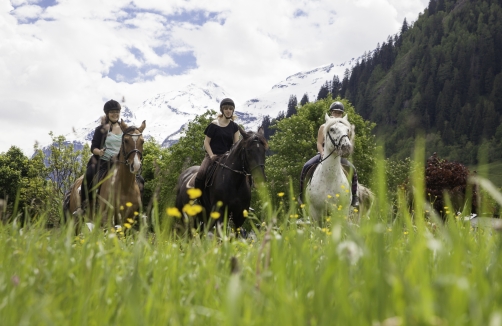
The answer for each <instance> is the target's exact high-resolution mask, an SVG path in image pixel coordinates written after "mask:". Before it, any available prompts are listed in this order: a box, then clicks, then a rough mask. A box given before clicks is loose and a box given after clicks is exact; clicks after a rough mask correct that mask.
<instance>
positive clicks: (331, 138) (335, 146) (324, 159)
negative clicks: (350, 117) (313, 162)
mask: <svg viewBox="0 0 502 326" xmlns="http://www.w3.org/2000/svg"><path fill="white" fill-rule="evenodd" d="M328 137H329V140H330V141H331V143H332V144H333V146H334V148H333V150H332V151H331V153H329V155H328V156H326V157H325V158H322V159H321V161H320V162H319V163H322V162H324V161H326V160H327V159H328V157H330V156H331V154H333V153H334V152H335V151H336V150H338V149H339V148H340V144H341V143H342V139H343V138H344V137H347V138H349V135H343V136H342V137H340V139H339V140H338V144H337V143H336V141H335V140H334V139H333V137H331V134H330V132H329V130H328Z"/></svg>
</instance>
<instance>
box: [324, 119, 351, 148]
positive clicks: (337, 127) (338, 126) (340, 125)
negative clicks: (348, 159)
mask: <svg viewBox="0 0 502 326" xmlns="http://www.w3.org/2000/svg"><path fill="white" fill-rule="evenodd" d="M351 139H352V127H351V125H350V122H349V120H348V119H347V115H345V116H344V117H343V118H332V117H330V116H328V115H327V114H326V123H325V124H324V147H325V150H324V152H325V153H326V152H327V153H331V152H334V151H336V152H337V154H338V155H347V154H350V153H351V152H352V142H351Z"/></svg>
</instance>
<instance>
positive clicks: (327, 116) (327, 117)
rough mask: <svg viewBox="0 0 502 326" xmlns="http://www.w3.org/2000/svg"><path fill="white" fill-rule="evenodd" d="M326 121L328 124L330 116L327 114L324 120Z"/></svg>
mask: <svg viewBox="0 0 502 326" xmlns="http://www.w3.org/2000/svg"><path fill="white" fill-rule="evenodd" d="M324 119H326V122H328V120H329V115H328V114H327V113H326V116H325V118H324Z"/></svg>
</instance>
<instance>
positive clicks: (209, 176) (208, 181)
mask: <svg viewBox="0 0 502 326" xmlns="http://www.w3.org/2000/svg"><path fill="white" fill-rule="evenodd" d="M219 162H220V158H219V159H217V160H216V161H214V162H213V163H212V164H211V165H210V166H209V168H208V169H207V171H206V175H205V178H204V186H205V188H207V187H210V186H211V185H212V184H213V181H214V178H213V177H214V172H215V171H216V168H217V167H218V163H219ZM196 176H197V173H194V174H193V175H192V176H191V177H190V179H189V180H188V182H187V189H190V188H195V177H196Z"/></svg>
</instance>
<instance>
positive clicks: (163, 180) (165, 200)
mask: <svg viewBox="0 0 502 326" xmlns="http://www.w3.org/2000/svg"><path fill="white" fill-rule="evenodd" d="M215 116H216V112H215V111H214V110H208V111H206V112H205V113H204V114H202V115H200V116H196V117H195V118H194V120H193V121H190V122H189V123H188V126H187V127H186V128H185V129H184V132H185V134H184V136H183V137H181V138H180V140H179V142H178V143H176V144H174V145H172V146H171V147H169V149H168V150H166V151H164V150H160V149H159V151H160V152H161V153H162V155H161V157H160V158H158V159H157V160H155V165H156V166H157V167H158V168H157V170H156V172H155V173H154V175H155V179H154V180H153V181H150V180H148V189H150V190H153V189H155V191H157V190H156V189H158V193H159V196H158V198H157V200H158V202H159V205H160V207H166V206H168V205H171V206H172V205H173V204H174V201H175V198H176V193H175V191H174V189H175V187H176V183H177V180H178V177H179V175H180V174H181V172H182V171H184V170H185V169H187V168H189V167H190V166H193V165H199V164H200V163H201V162H202V160H203V159H204V153H205V151H204V147H203V143H204V130H205V129H206V127H207V126H208V125H209V123H211V121H213V120H214V117H215Z"/></svg>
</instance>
